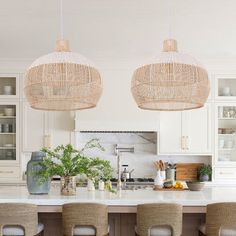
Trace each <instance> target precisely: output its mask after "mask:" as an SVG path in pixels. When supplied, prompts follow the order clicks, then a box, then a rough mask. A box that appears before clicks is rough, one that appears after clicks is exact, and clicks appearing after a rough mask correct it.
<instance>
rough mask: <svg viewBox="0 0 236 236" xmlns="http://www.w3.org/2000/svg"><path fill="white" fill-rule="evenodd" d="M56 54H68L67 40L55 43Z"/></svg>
mask: <svg viewBox="0 0 236 236" xmlns="http://www.w3.org/2000/svg"><path fill="white" fill-rule="evenodd" d="M55 51H56V52H70V45H69V40H65V39H59V40H57V41H56V47H55Z"/></svg>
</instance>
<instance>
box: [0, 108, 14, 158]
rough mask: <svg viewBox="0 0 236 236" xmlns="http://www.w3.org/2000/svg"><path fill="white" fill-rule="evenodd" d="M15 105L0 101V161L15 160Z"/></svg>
mask: <svg viewBox="0 0 236 236" xmlns="http://www.w3.org/2000/svg"><path fill="white" fill-rule="evenodd" d="M16 113H17V105H16V104H12V103H11V104H2V103H0V161H10V162H11V161H16V160H17V152H16V150H17V146H18V145H17V129H18V127H17V116H16Z"/></svg>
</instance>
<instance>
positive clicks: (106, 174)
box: [81, 157, 113, 182]
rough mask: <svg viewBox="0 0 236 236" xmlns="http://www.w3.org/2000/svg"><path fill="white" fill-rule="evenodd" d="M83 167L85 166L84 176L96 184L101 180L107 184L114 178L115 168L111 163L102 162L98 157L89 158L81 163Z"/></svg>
mask: <svg viewBox="0 0 236 236" xmlns="http://www.w3.org/2000/svg"><path fill="white" fill-rule="evenodd" d="M81 165H82V166H83V169H84V174H86V176H87V177H88V178H89V179H91V180H93V181H94V182H98V181H99V180H103V181H105V182H106V181H108V180H110V179H111V178H112V172H113V168H112V167H111V164H110V162H109V161H106V160H102V159H100V158H98V157H96V158H87V159H83V160H82V161H81Z"/></svg>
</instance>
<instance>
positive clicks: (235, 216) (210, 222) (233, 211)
mask: <svg viewBox="0 0 236 236" xmlns="http://www.w3.org/2000/svg"><path fill="white" fill-rule="evenodd" d="M199 235H201V236H204V235H207V236H216V235H220V236H235V235H236V203H233V202H227V203H214V204H209V205H207V213H206V224H204V225H201V226H200V227H199Z"/></svg>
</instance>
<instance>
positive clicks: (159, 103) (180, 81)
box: [131, 39, 210, 111]
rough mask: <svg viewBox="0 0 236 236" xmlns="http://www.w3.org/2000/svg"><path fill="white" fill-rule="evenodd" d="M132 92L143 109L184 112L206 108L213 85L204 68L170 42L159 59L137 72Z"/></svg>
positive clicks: (165, 44) (166, 42)
mask: <svg viewBox="0 0 236 236" xmlns="http://www.w3.org/2000/svg"><path fill="white" fill-rule="evenodd" d="M131 91H132V94H133V97H134V99H135V101H136V103H137V105H138V107H140V108H142V109H147V110H158V111H182V110H190V109H195V108H200V107H202V106H204V103H205V102H206V100H207V98H208V95H209V92H210V84H209V80H208V74H207V71H206V70H205V69H204V67H203V66H202V65H201V64H200V63H199V62H198V61H197V60H195V59H194V58H193V57H191V56H189V55H187V54H183V53H179V52H178V51H177V42H176V40H173V39H168V40H165V41H164V47H163V52H162V53H161V54H160V57H159V58H158V59H156V60H155V61H154V62H151V63H150V64H147V65H144V66H142V67H140V68H138V69H136V70H135V72H134V74H133V78H132V85H131Z"/></svg>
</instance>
